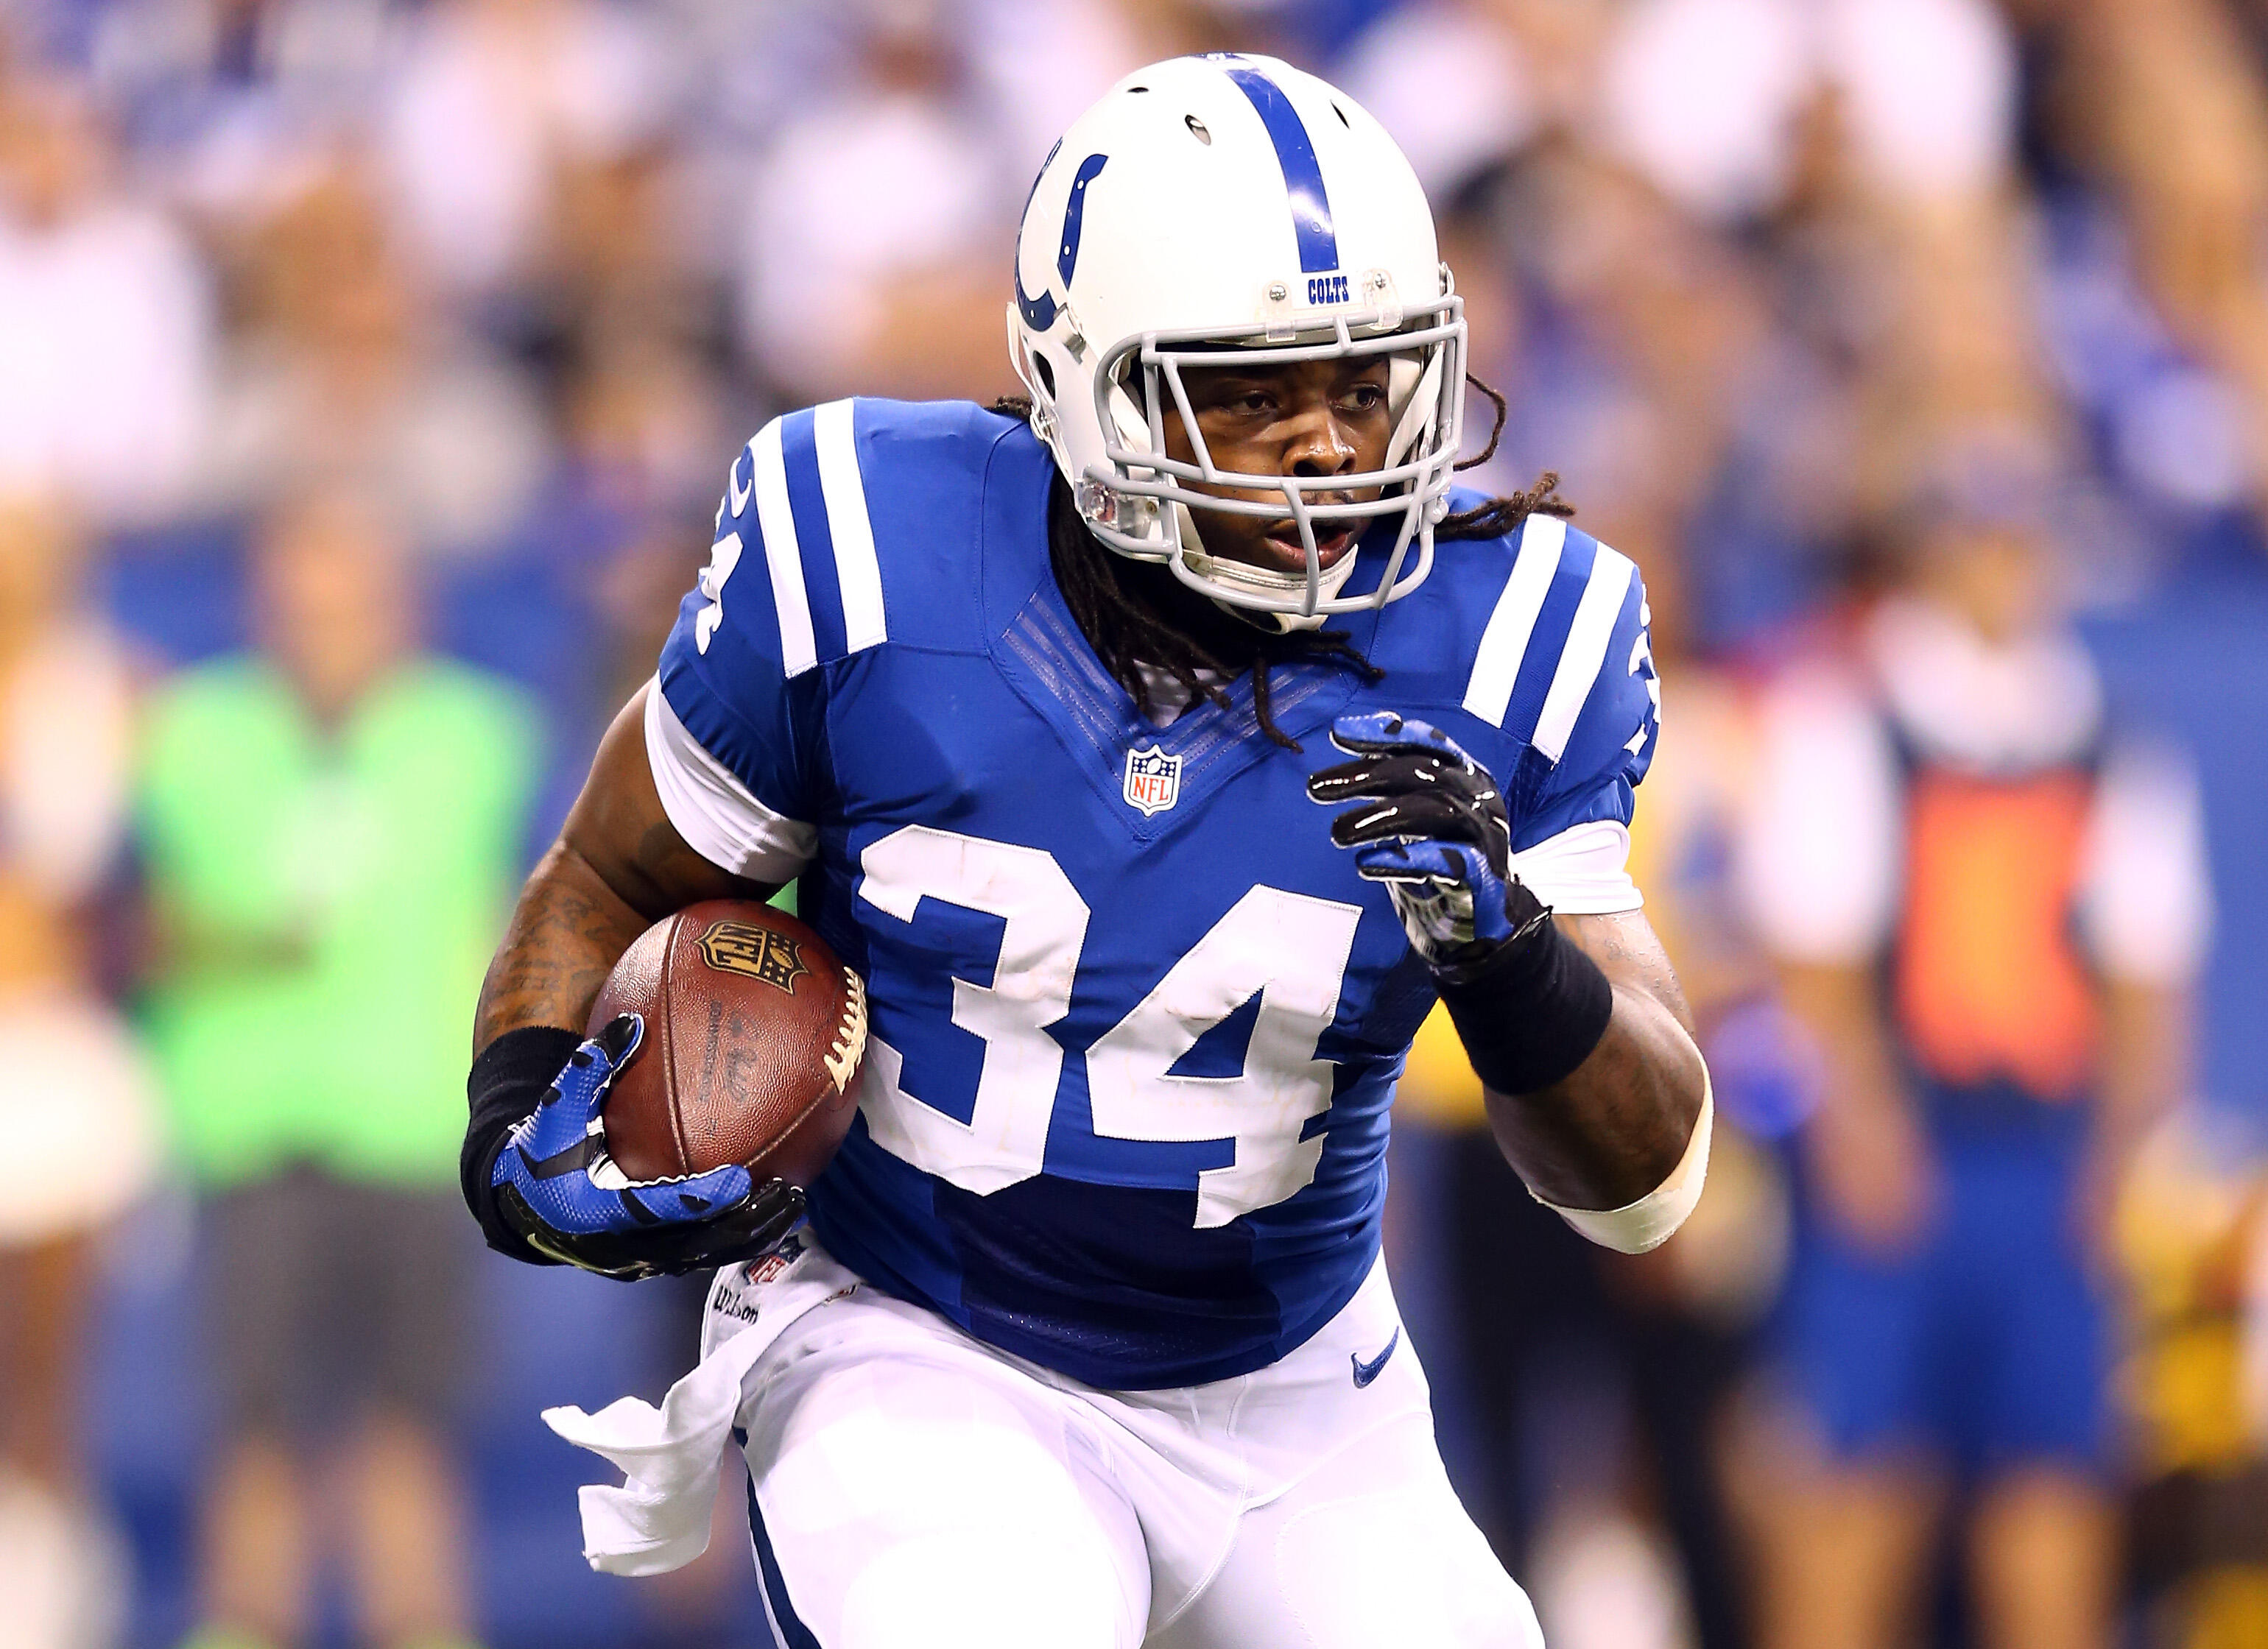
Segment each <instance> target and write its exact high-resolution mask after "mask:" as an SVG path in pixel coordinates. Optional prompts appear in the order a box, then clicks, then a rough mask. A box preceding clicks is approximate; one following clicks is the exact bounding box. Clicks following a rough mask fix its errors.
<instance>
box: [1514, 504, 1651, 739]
mask: <svg viewBox="0 0 2268 1649" xmlns="http://www.w3.org/2000/svg"><path fill="white" fill-rule="evenodd" d="M1637 576H1638V569H1637V568H1635V567H1633V566H1632V565H1631V560H1630V557H1629V556H1625V555H1624V554H1623V553H1622V552H1621V551H1619V550H1614V549H1609V548H1607V547H1606V546H1605V545H1604V544H1602V545H1600V546H1599V548H1598V553H1597V556H1595V558H1594V560H1593V561H1592V563H1591V580H1590V582H1589V583H1588V584H1586V585H1584V586H1583V599H1582V600H1580V601H1578V602H1576V603H1575V622H1573V623H1572V624H1571V625H1569V626H1568V629H1567V644H1566V645H1565V646H1564V647H1562V648H1560V650H1559V667H1558V668H1557V670H1554V671H1553V672H1552V673H1551V690H1550V692H1548V693H1546V694H1545V695H1544V696H1543V713H1542V714H1540V715H1539V716H1537V717H1536V718H1535V738H1534V739H1532V740H1529V741H1528V742H1529V743H1530V744H1532V745H1534V746H1535V748H1536V749H1537V750H1539V751H1541V752H1543V756H1544V758H1545V759H1546V760H1547V761H1550V762H1557V761H1558V760H1559V758H1560V757H1561V756H1562V755H1565V754H1566V750H1567V740H1569V739H1570V738H1571V737H1572V736H1573V734H1574V732H1575V719H1576V718H1577V717H1579V716H1580V715H1581V714H1582V713H1583V704H1584V702H1585V701H1586V700H1587V699H1588V698H1589V697H1590V696H1591V688H1592V687H1593V686H1594V684H1595V683H1596V682H1597V681H1598V679H1599V672H1600V670H1601V669H1602V668H1603V667H1604V666H1605V664H1606V662H1607V644H1609V642H1611V641H1612V640H1613V639H1614V635H1615V621H1616V619H1617V618H1620V617H1621V616H1622V611H1623V600H1624V598H1625V597H1626V596H1628V595H1629V594H1630V587H1631V579H1632V578H1635V577H1637Z"/></svg>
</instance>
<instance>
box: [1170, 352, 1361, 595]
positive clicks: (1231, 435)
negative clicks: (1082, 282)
mask: <svg viewBox="0 0 2268 1649" xmlns="http://www.w3.org/2000/svg"><path fill="white" fill-rule="evenodd" d="M1387 371H1388V363H1387V361H1386V359H1385V357H1377V356H1373V357H1370V358H1369V359H1366V360H1352V361H1297V362H1293V363H1291V364H1283V365H1275V366H1261V365H1252V366H1237V365H1226V366H1218V367H1206V368H1202V369H1199V370H1197V371H1191V372H1183V373H1182V385H1183V387H1185V388H1186V389H1187V390H1188V392H1189V409H1190V410H1191V411H1193V412H1195V413H1196V414H1197V429H1198V430H1199V431H1200V432H1202V433H1203V435H1204V440H1205V447H1206V450H1207V451H1208V452H1210V453H1211V455H1212V461H1213V464H1214V467H1216V468H1219V469H1225V470H1241V471H1242V472H1243V473H1245V474H1246V475H1312V476H1329V475H1357V474H1359V473H1360V472H1362V471H1364V470H1373V469H1382V468H1384V467H1385V466H1386V446H1387V441H1388V438H1389V437H1390V436H1391V435H1392V434H1393V430H1392V426H1391V423H1390V422H1389V419H1388V412H1387V401H1386V393H1387ZM1165 424H1166V453H1167V456H1168V457H1171V458H1177V459H1180V460H1182V461H1184V462H1186V463H1195V462H1196V461H1197V453H1196V451H1195V449H1194V447H1193V446H1192V445H1191V443H1190V441H1189V431H1187V430H1185V429H1184V428H1183V427H1182V420H1181V415H1180V412H1179V410H1178V409H1172V410H1168V411H1167V414H1166V419H1165ZM1186 484H1187V485H1188V486H1189V490H1191V491H1193V492H1201V493H1209V494H1211V495H1212V496H1213V497H1221V498H1249V499H1253V500H1256V501H1257V502H1260V503H1263V504H1277V505H1279V506H1280V505H1281V504H1283V502H1284V495H1283V494H1282V493H1280V492H1276V491H1272V490H1270V491H1249V490H1239V489H1236V488H1232V487H1216V486H1210V485H1207V484H1205V483H1204V482H1188V483H1186ZM1378 494H1379V489H1378V488H1376V487H1366V488H1352V489H1347V490H1330V491H1311V492H1309V493H1308V494H1307V501H1308V502H1309V503H1311V504H1359V503H1366V502H1368V501H1369V500H1370V499H1373V498H1375V497H1378ZM1197 507H1200V508H1201V507H1202V506H1197ZM1361 526H1362V523H1360V522H1359V521H1319V522H1317V523H1316V526H1315V551H1316V555H1317V556H1318V558H1319V559H1320V560H1321V561H1322V564H1323V565H1324V566H1326V567H1328V566H1330V565H1331V564H1332V563H1335V562H1336V561H1337V560H1338V559H1339V557H1340V556H1344V555H1346V554H1347V553H1348V552H1349V551H1351V549H1352V548H1354V541H1355V539H1356V537H1357V535H1358V534H1359V529H1360V527H1361ZM1198 530H1199V531H1200V532H1201V533H1203V534H1204V547H1205V553H1206V554H1207V555H1210V556H1219V557H1220V558H1221V559H1223V560H1225V561H1241V562H1243V563H1246V564H1247V565H1248V566H1255V567H1268V568H1272V569H1274V570H1276V571H1281V572H1300V573H1303V572H1305V571H1307V551H1306V550H1305V549H1303V548H1301V547H1300V529H1299V527H1298V526H1297V525H1296V524H1295V523H1293V522H1292V521H1291V520H1290V519H1282V520H1270V519H1267V518H1265V517H1263V516H1252V515H1229V514H1225V513H1222V512H1218V511H1211V510H1207V511H1205V512H1204V519H1203V520H1202V521H1201V522H1199V524H1198Z"/></svg>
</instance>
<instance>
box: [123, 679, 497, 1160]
mask: <svg viewBox="0 0 2268 1649" xmlns="http://www.w3.org/2000/svg"><path fill="white" fill-rule="evenodd" d="M539 746H540V741H539V733H538V723H537V720H536V717H535V713H534V708H533V706H532V705H530V704H529V703H527V700H526V699H525V698H524V697H523V696H521V695H520V694H519V692H518V691H517V690H515V689H514V688H511V687H510V686H507V685H506V684H504V682H502V681H498V680H497V679H496V678H494V677H490V676H488V675H484V674H481V673H479V672H477V671H474V670H470V669H467V668H463V667H461V666H455V665H450V664H446V663H442V662H439V661H437V660H433V659H416V660H413V661H411V662H410V663H409V664H406V665H404V666H401V668H399V669H398V670H397V671H395V672H394V674H392V675H390V676H388V677H387V678H386V679H385V680H384V681H380V682H379V684H378V685H377V686H376V687H374V688H372V690H371V691H370V692H369V693H368V694H367V695H366V696H365V697H364V699H363V700H362V702H361V703H359V704H357V706H356V707H355V709H354V710H353V711H352V713H351V714H350V716H349V717H348V718H347V720H346V721H345V722H344V724H343V725H342V726H340V727H339V729H338V730H337V732H336V734H335V737H331V738H326V737H325V736H324V734H323V732H321V730H320V729H319V728H318V727H317V726H316V725H314V723H313V721H312V720H311V719H310V718H308V715H307V713H306V710H304V709H303V708H302V707H301V705H300V703H299V701H298V698H297V696H295V695H294V694H293V693H292V691H291V688H290V686H289V685H288V684H287V683H286V682H285V681H284V678H283V676H282V675H280V674H278V673H277V672H276V670H275V669H273V668H272V667H270V666H268V665H267V664H264V663H262V662H261V661H260V660H258V659H251V658H245V657H236V658H231V659H223V660H221V661H219V662H217V663H213V664H210V665H206V666H202V667H199V668H196V669H193V670H190V671H188V672H186V673H184V674H181V675H180V676H179V677H177V678H176V679H175V680H174V681H173V682H172V683H171V684H170V686H169V687H168V688H167V689H166V691H164V692H163V694H162V695H161V696H159V698H158V703H157V704H156V706H155V709H154V711H153V714H152V716H151V727H150V737H149V744H148V749H147V755H146V759H145V767H144V784H143V791H142V813H141V822H142V828H143V843H144V851H145V854H146V861H147V870H148V875H149V881H150V887H151V896H152V899H153V902H154V903H155V905H156V908H157V909H158V916H159V920H160V922H161V924H163V931H165V932H166V933H167V934H168V935H170V936H171V937H172V939H173V945H172V946H170V947H169V953H170V954H171V957H172V960H171V961H169V962H168V964H167V966H168V967H169V968H170V971H169V972H168V973H167V974H166V975H165V976H163V977H161V978H160V979H159V980H158V982H157V984H156V986H155V988H154V989H153V990H151V993H150V997H149V1003H148V1028H149V1032H150V1037H151V1046H152V1048H153V1049H154V1050H155V1052H156V1055H157V1057H158V1063H159V1066H160V1069H161V1071H162V1072H163V1074H164V1076H165V1078H166V1086H167V1088H168V1090H169V1093H170V1095H171V1098H172V1101H173V1113H174V1119H175V1125H176V1137H177V1138H178V1139H179V1141H180V1146H181V1149H182V1150H183V1152H185V1153H186V1155H187V1157H188V1164H189V1167H191V1168H192V1170H193V1171H194V1172H195V1174H196V1176H197V1178H198V1179H199V1180H200V1181H201V1182H203V1183H205V1184H206V1185H207V1186H210V1187H217V1186H223V1185H227V1184H232V1183H235V1182H240V1181H244V1180H247V1179H252V1178H255V1177H257V1176H259V1175H261V1174H267V1173H269V1172H271V1171H273V1170H275V1169H276V1168H278V1167H282V1166H284V1165H285V1164H287V1163H290V1162H293V1161H306V1162H313V1163H315V1164H318V1165H320V1166H321V1167H326V1168H328V1169H329V1170H331V1171H333V1172H335V1173H336V1174H341V1175H343V1176H347V1177H350V1178H354V1179H357V1180H366V1181H380V1182H388V1183H392V1184H397V1185H402V1186H412V1187H416V1186H430V1187H432V1188H434V1189H439V1188H441V1187H444V1186H447V1185H450V1184H453V1183H454V1175H455V1171H456V1161H457V1148H458V1145H459V1143H460V1140H461V1139H462V1138H463V1136H464V1129H465V1071H466V1067H467V1065H468V1062H469V1060H470V1051H469V1050H470V1048H471V1043H472V1020H473V1006H474V1000H475V996H476V995H477V993H478V991H479V989H480V983H481V975H482V971H483V970H484V968H486V967H487V964H488V960H489V956H490V953H491V952H492V951H493V950H494V948H495V946H496V943H497V937H498V935H499V934H500V933H501V932H502V931H503V926H504V918H505V916H506V914H507V912H508V910H509V909H510V903H511V900H512V896H513V894H514V893H515V892H516V891H517V888H518V885H519V877H520V872H521V870H522V864H523V861H522V857H521V854H522V847H523V842H524V835H525V832H526V830H527V818H528V806H529V801H530V798H531V796H532V794H533V791H534V784H535V780H536V777H537V773H538V763H539V760H540V756H541V750H540V747H539Z"/></svg>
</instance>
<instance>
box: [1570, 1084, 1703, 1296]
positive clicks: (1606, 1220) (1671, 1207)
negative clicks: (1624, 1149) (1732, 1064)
mask: <svg viewBox="0 0 2268 1649" xmlns="http://www.w3.org/2000/svg"><path fill="white" fill-rule="evenodd" d="M1685 1049H1686V1051H1687V1053H1688V1054H1689V1056H1690V1071H1681V1072H1680V1073H1679V1075H1680V1076H1681V1077H1685V1078H1690V1093H1691V1094H1692V1096H1693V1097H1692V1099H1691V1108H1692V1122H1691V1123H1690V1126H1689V1127H1688V1128H1687V1129H1686V1130H1684V1135H1683V1137H1684V1145H1683V1150H1682V1151H1681V1152H1679V1154H1678V1156H1677V1159H1676V1161H1675V1166H1673V1167H1671V1168H1670V1169H1669V1170H1668V1174H1666V1175H1664V1176H1663V1178H1662V1179H1661V1182H1659V1183H1658V1184H1656V1185H1655V1187H1654V1189H1652V1190H1651V1191H1648V1192H1647V1193H1646V1195H1645V1196H1640V1197H1638V1198H1636V1199H1634V1200H1633V1201H1631V1202H1628V1203H1625V1204H1622V1205H1621V1206H1620V1207H1618V1208H1606V1209H1586V1208H1564V1207H1561V1206H1560V1205H1559V1204H1556V1203H1553V1202H1551V1201H1550V1199H1549V1198H1546V1197H1537V1198H1536V1200H1537V1201H1538V1202H1541V1203H1543V1205H1544V1206H1545V1207H1546V1208H1549V1209H1550V1210H1551V1211H1553V1212H1554V1213H1556V1214H1557V1215H1558V1216H1559V1217H1560V1218H1562V1219H1564V1220H1565V1221H1566V1222H1567V1223H1568V1224H1569V1225H1570V1226H1573V1227H1574V1229H1575V1230H1576V1231H1578V1232H1579V1233H1581V1234H1582V1235H1583V1236H1585V1237H1587V1238H1588V1239H1589V1240H1591V1241H1593V1242H1595V1243H1597V1244H1598V1245H1599V1246H1600V1247H1602V1248H1612V1249H1614V1250H1616V1252H1617V1253H1621V1254H1645V1253H1647V1252H1649V1251H1651V1250H1653V1249H1654V1248H1660V1247H1661V1245H1662V1244H1663V1243H1665V1242H1667V1241H1668V1240H1669V1239H1670V1238H1671V1237H1673V1236H1675V1235H1676V1233H1677V1229H1678V1227H1679V1226H1683V1224H1684V1223H1685V1221H1686V1220H1687V1218H1689V1217H1690V1215H1691V1214H1692V1212H1693V1210H1694V1207H1695V1206H1696V1205H1697V1204H1698V1203H1699V1202H1700V1200H1701V1188H1702V1186H1703V1185H1704V1184H1705V1182H1706V1181H1707V1179H1708V1175H1709V1138H1710V1134H1711V1131H1712V1128H1713V1126H1714V1123H1715V1120H1716V1102H1715V1101H1714V1099H1713V1098H1712V1095H1711V1093H1710V1087H1709V1068H1708V1066H1707V1065H1706V1064H1705V1063H1704V1062H1703V1060H1702V1058H1701V1053H1700V1050H1699V1049H1697V1048H1695V1047H1694V1046H1693V1044H1692V1043H1691V1042H1690V1041H1688V1042H1685ZM1678 1097H1679V1098H1680V1099H1681V1100H1682V1099H1683V1093H1680V1094H1679V1096H1678Z"/></svg>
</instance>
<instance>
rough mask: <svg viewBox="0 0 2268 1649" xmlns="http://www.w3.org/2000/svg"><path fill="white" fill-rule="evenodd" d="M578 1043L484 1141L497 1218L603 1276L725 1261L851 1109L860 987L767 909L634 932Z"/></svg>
mask: <svg viewBox="0 0 2268 1649" xmlns="http://www.w3.org/2000/svg"><path fill="white" fill-rule="evenodd" d="M591 1028H592V1035H591V1039H590V1040H589V1041H588V1042H585V1043H584V1044H583V1046H582V1047H581V1049H578V1051H577V1053H576V1055H575V1057H574V1058H573V1060H572V1061H571V1062H570V1063H569V1064H568V1067H567V1069H566V1070H565V1071H562V1072H561V1073H560V1076H559V1079H558V1081H557V1082H556V1083H555V1084H553V1086H552V1088H551V1091H550V1093H549V1094H548V1095H546V1097H545V1099H544V1101H543V1103H542V1104H541V1106H540V1107H538V1108H537V1110H536V1113H535V1115H534V1116H532V1117H530V1118H528V1119H527V1121H526V1122H524V1123H520V1124H519V1127H518V1128H516V1129H514V1130H513V1131H512V1137H511V1138H510V1139H509V1140H508V1141H507V1142H506V1144H505V1146H504V1150H503V1151H502V1152H499V1153H498V1155H497V1166H496V1169H495V1174H494V1180H493V1183H494V1184H495V1185H496V1187H497V1189H498V1193H499V1202H500V1204H501V1205H502V1207H503V1209H504V1216H505V1218H507V1219H508V1220H510V1221H511V1222H512V1225H513V1226H514V1228H515V1229H517V1230H519V1233H520V1234H521V1235H522V1236H523V1237H525V1238H526V1239H527V1241H528V1243H529V1244H530V1245H531V1246H532V1247H534V1248H539V1249H541V1250H542V1251H543V1252H544V1253H547V1254H549V1255H552V1256H553V1257H554V1258H556V1259H560V1260H563V1261H565V1262H567V1263H569V1264H571V1265H578V1266H580V1267H582V1268H583V1269H584V1270H591V1271H597V1272H600V1273H601V1274H603V1275H605V1276H608V1277H626V1278H628V1277H651V1276H655V1275H658V1274H660V1273H665V1272H666V1273H675V1272H681V1271H689V1270H703V1269H706V1268H709V1267H713V1266H718V1265H722V1264H725V1263H729V1262H731V1261H733V1260H736V1259H741V1258H745V1257H746V1256H747V1255H750V1254H755V1253H758V1252H761V1251H762V1250H763V1249H764V1248H770V1246H771V1245H772V1244H774V1243H776V1242H777V1241H778V1240H779V1239H780V1238H781V1237H783V1236H784V1235H785V1234H786V1233H788V1232H789V1231H790V1230H791V1229H792V1228H793V1227H794V1226H795V1225H796V1223H797V1222H798V1221H799V1220H800V1219H801V1218H802V1217H803V1206H804V1204H803V1191H802V1189H801V1188H802V1187H803V1186H805V1185H807V1184H809V1183H810V1182H811V1181H812V1180H813V1179H814V1178H816V1177H817V1176H818V1174H819V1172H820V1170H821V1169H822V1168H824V1167H826V1166H827V1163H828V1159H830V1158H831V1157H832V1156H833V1155H834V1153H835V1150H836V1146H838V1145H841V1144H842V1141H843V1135H844V1134H846V1133H847V1132H848V1131H849V1130H850V1126H851V1117H852V1116H853V1115H856V1113H857V1110H858V1093H857V1085H856V1078H857V1075H858V1063H859V1059H860V1056H862V1055H863V1054H864V1052H865V1041H866V1007H865V987H864V986H863V985H862V984H861V983H860V982H859V980H858V976H857V975H854V974H852V973H851V971H850V970H849V969H848V968H844V967H843V965H842V964H841V963H839V962H838V961H836V960H835V957H834V955H833V953H830V952H829V951H828V949H827V947H826V946H825V945H824V944H823V943H822V942H821V940H820V939H819V938H818V936H817V935H816V934H814V933H812V932H811V931H810V930H809V929H808V928H806V927H805V926H803V924H800V923H799V922H797V921H796V920H795V919H794V918H793V917H788V916H786V915H784V913H783V912H780V911H777V910H774V909H770V908H769V907H767V906H763V905H758V904H753V903H747V902H733V901H716V902H710V903H707V904H701V905H694V906H691V907H689V908H688V909H684V910H681V911H679V912H678V913H677V914H676V915H675V916H673V917H668V918H666V920H664V921H662V922H659V923H657V924H655V925H654V926H653V927H652V928H650V929H648V930H647V931H646V932H645V933H644V934H642V935H641V936H640V937H639V938H638V939H637V941H636V942H635V943H634V944H633V945H632V946H630V949H629V951H627V952H625V953H624V954H623V956H622V961H620V962H618V963H617V964H616V965H615V971H614V974H613V975H612V976H611V977H610V978H609V979H608V982H607V984H606V987H605V988H604V989H603V990H601V991H600V995H599V1000H598V1003H597V1005H596V1006H595V1007H594V1008H593V1012H592V1020H591Z"/></svg>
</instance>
